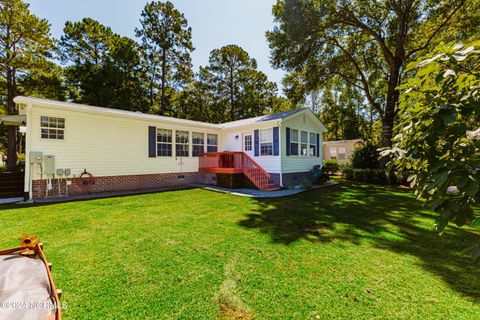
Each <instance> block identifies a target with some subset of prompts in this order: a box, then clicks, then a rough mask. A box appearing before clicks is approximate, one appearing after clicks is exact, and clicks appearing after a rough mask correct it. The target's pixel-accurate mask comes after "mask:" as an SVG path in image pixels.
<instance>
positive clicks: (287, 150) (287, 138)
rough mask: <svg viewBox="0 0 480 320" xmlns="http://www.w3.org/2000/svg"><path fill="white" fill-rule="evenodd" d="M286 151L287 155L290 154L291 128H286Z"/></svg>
mask: <svg viewBox="0 0 480 320" xmlns="http://www.w3.org/2000/svg"><path fill="white" fill-rule="evenodd" d="M285 141H286V143H285V151H286V154H287V156H289V155H290V128H288V127H287V128H285Z"/></svg>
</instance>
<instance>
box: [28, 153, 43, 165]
mask: <svg viewBox="0 0 480 320" xmlns="http://www.w3.org/2000/svg"><path fill="white" fill-rule="evenodd" d="M28 160H29V162H30V164H42V163H43V152H40V151H30V154H29V159H28Z"/></svg>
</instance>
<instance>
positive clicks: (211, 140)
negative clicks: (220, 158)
mask: <svg viewBox="0 0 480 320" xmlns="http://www.w3.org/2000/svg"><path fill="white" fill-rule="evenodd" d="M217 151H218V136H217V135H216V134H207V152H217Z"/></svg>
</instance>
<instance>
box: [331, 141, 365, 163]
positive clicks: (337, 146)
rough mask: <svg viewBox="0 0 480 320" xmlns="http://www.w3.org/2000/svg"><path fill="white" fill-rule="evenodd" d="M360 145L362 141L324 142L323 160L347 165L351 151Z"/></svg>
mask: <svg viewBox="0 0 480 320" xmlns="http://www.w3.org/2000/svg"><path fill="white" fill-rule="evenodd" d="M362 145H363V140H362V139H353V140H337V141H325V142H324V143H323V160H337V161H338V162H339V163H348V162H350V160H351V158H352V154H353V151H354V150H355V149H356V148H358V147H360V146H362Z"/></svg>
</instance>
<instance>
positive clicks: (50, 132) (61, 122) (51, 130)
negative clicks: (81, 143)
mask: <svg viewBox="0 0 480 320" xmlns="http://www.w3.org/2000/svg"><path fill="white" fill-rule="evenodd" d="M40 128H41V133H42V138H43V139H57V140H63V138H64V134H65V118H54V117H46V116H41V117H40Z"/></svg>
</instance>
